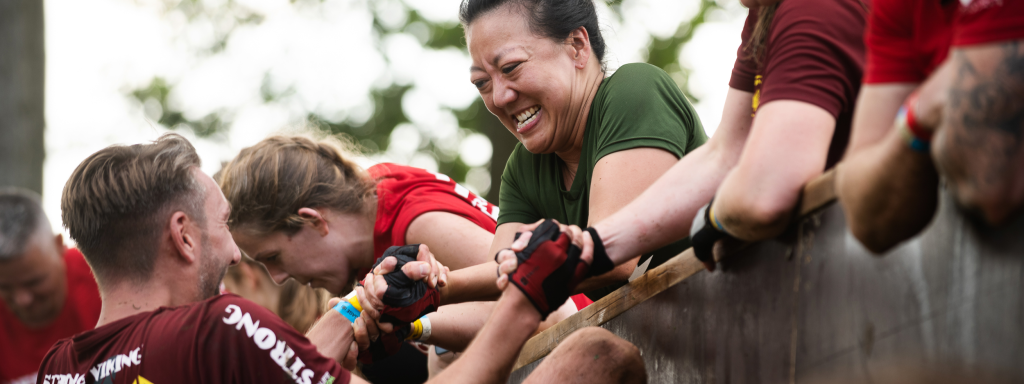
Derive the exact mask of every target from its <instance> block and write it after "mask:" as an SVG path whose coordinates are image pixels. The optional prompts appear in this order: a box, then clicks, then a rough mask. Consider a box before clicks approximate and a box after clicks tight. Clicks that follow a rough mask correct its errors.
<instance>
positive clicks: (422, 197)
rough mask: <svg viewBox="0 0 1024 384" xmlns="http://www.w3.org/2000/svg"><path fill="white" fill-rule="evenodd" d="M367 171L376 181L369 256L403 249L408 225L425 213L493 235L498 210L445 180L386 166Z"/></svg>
mask: <svg viewBox="0 0 1024 384" xmlns="http://www.w3.org/2000/svg"><path fill="white" fill-rule="evenodd" d="M367 171H368V172H369V173H370V177H372V178H374V179H376V180H377V223H376V225H375V226H374V228H373V252H374V254H375V255H378V257H379V256H380V255H382V254H384V251H386V250H387V249H388V247H390V246H393V245H397V246H402V245H406V242H405V232H406V231H408V230H409V224H412V221H413V220H414V219H416V218H417V217H419V216H420V215H422V214H424V213H427V212H434V211H439V212H448V213H453V214H456V215H459V216H462V217H464V218H465V219H466V220H469V221H471V222H473V224H476V225H478V226H480V228H483V229H486V230H487V231H488V232H490V233H494V228H495V225H496V223H497V221H496V220H497V219H498V206H496V205H494V204H491V203H489V202H487V200H485V199H484V198H482V197H479V196H477V195H475V194H473V192H470V191H469V190H468V189H466V187H463V186H461V185H459V184H458V183H456V182H455V181H453V180H452V179H451V178H450V177H448V176H445V175H442V174H440V173H433V172H429V171H427V170H424V169H420V168H415V167H407V166H404V165H398V164H390V163H382V164H377V165H374V166H372V167H370V169H368V170H367Z"/></svg>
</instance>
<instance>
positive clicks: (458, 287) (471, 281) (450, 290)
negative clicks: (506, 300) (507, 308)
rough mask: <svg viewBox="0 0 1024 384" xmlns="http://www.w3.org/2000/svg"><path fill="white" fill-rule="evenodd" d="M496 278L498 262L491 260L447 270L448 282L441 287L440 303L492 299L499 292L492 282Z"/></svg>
mask: <svg viewBox="0 0 1024 384" xmlns="http://www.w3.org/2000/svg"><path fill="white" fill-rule="evenodd" d="M497 278H498V263H495V262H493V261H492V262H487V263H484V264H480V265H475V266H472V267H469V268H463V269H460V270H457V271H451V272H448V284H447V285H446V286H445V287H442V288H441V304H442V305H446V304H458V303H465V302H467V301H490V300H494V299H495V298H497V297H498V295H500V294H501V291H500V290H498V286H497V285H496V284H495V283H494V281H495V280H497Z"/></svg>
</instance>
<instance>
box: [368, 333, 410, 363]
mask: <svg viewBox="0 0 1024 384" xmlns="http://www.w3.org/2000/svg"><path fill="white" fill-rule="evenodd" d="M410 330H411V327H410V326H409V324H408V323H406V324H403V325H400V326H399V325H395V331H394V332H391V333H384V332H381V333H380V337H378V338H377V340H376V341H371V342H370V347H369V348H367V349H365V350H362V351H359V356H358V359H359V362H360V363H363V364H367V365H369V364H373V363H375V362H378V361H381V360H383V359H386V358H388V357H391V356H394V355H395V354H396V353H398V351H399V350H401V349H402V343H404V342H405V337H406V336H409V332H410Z"/></svg>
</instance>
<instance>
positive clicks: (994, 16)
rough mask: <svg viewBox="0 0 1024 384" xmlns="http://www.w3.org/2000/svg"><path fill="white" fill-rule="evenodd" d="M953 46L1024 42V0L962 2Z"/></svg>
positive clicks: (973, 0) (975, 0)
mask: <svg viewBox="0 0 1024 384" xmlns="http://www.w3.org/2000/svg"><path fill="white" fill-rule="evenodd" d="M959 2H960V12H959V14H958V15H957V18H956V21H955V26H954V27H953V28H954V32H953V46H955V47H963V46H969V45H981V44H987V43H998V42H1001V41H1007V40H1019V39H1024V1H1022V0H960V1H959Z"/></svg>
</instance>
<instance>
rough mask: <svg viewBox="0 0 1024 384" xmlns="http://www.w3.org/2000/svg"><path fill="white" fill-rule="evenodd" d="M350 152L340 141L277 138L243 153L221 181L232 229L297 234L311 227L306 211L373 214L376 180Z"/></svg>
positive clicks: (229, 167) (223, 173) (221, 177)
mask: <svg viewBox="0 0 1024 384" xmlns="http://www.w3.org/2000/svg"><path fill="white" fill-rule="evenodd" d="M345 147H346V145H345V143H344V142H342V141H340V140H337V139H334V138H327V139H321V140H313V139H310V138H307V137H303V136H273V137H270V138H267V139H264V140H263V141H261V142H259V143H257V144H256V145H254V146H251V147H248V148H245V149H243V150H242V151H241V152H240V153H239V154H238V156H236V157H235V158H234V159H233V160H231V162H229V163H228V164H227V165H225V166H224V168H223V169H222V170H221V172H220V177H219V178H218V179H219V180H218V182H219V183H220V188H221V190H222V191H223V192H224V196H225V197H226V198H227V200H228V202H230V203H231V216H230V219H229V226H230V227H231V229H232V230H236V229H244V230H247V231H252V232H253V233H254V234H266V233H270V232H274V231H284V232H285V233H287V234H289V235H291V234H294V233H295V232H298V230H299V229H301V228H302V226H303V225H305V223H306V219H305V218H303V217H302V216H299V214H298V211H299V209H300V208H303V207H309V208H330V209H333V210H335V211H338V212H341V213H363V212H367V208H368V207H369V204H368V203H369V202H370V201H371V200H372V199H373V197H374V192H375V187H376V181H374V180H373V179H371V178H370V177H369V175H367V173H366V171H364V170H363V169H362V168H361V167H359V165H357V164H356V163H355V162H354V161H352V159H351V156H349V155H347V152H348V151H346V150H344V149H343V148H345Z"/></svg>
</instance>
